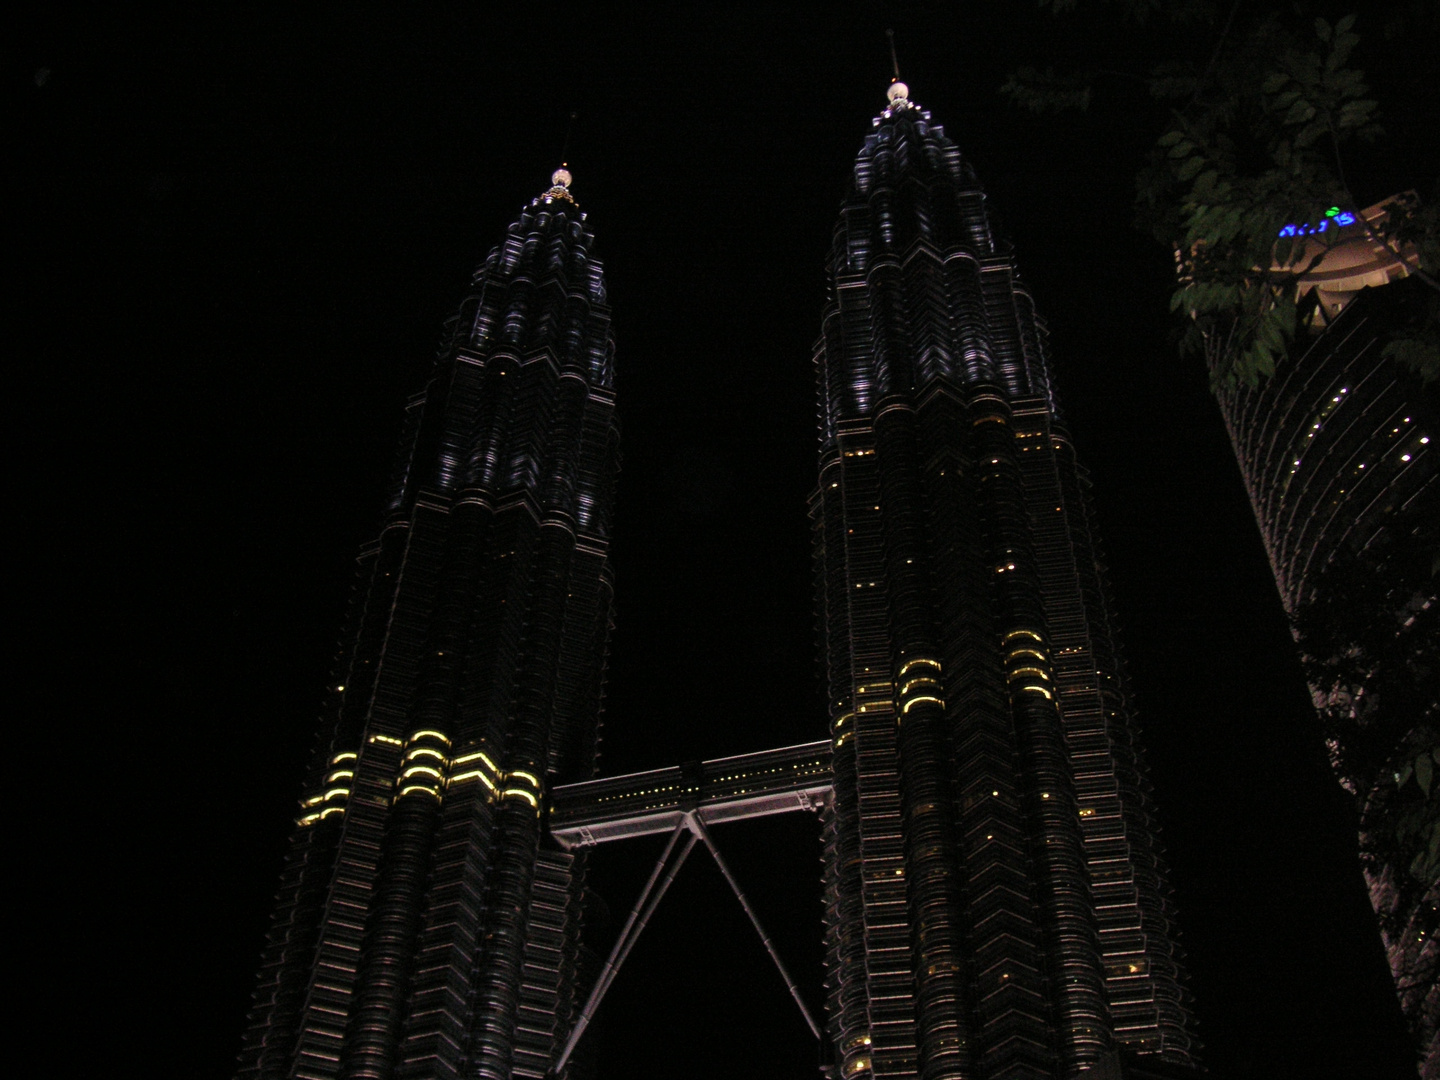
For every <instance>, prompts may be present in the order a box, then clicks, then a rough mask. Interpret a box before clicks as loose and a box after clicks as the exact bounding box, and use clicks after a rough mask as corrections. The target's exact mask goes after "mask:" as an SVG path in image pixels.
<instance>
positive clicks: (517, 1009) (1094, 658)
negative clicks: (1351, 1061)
mask: <svg viewBox="0 0 1440 1080" xmlns="http://www.w3.org/2000/svg"><path fill="white" fill-rule="evenodd" d="M570 183H571V177H570V174H569V173H568V172H567V171H565V170H564V169H561V170H559V171H557V172H556V173H555V176H554V177H553V179H552V186H551V187H550V188H549V190H548V191H546V192H545V193H543V194H542V195H540V196H539V197H537V198H536V199H535V200H534V201H532V202H531V203H530V205H529V206H528V207H526V208H525V209H524V210H523V211H522V213H521V215H520V217H519V219H518V220H517V221H516V222H515V223H514V224H513V225H511V226H510V229H509V231H508V233H507V234H506V236H505V238H504V240H503V241H502V243H501V244H500V245H499V246H498V247H497V248H495V250H494V251H492V252H491V253H490V255H489V256H488V257H487V259H486V260H485V262H484V263H483V264H482V266H481V267H480V268H479V270H477V271H476V274H475V276H474V280H473V284H472V287H471V290H470V292H469V295H468V296H466V298H465V299H464V300H463V301H462V303H461V305H460V309H459V313H458V315H457V316H456V318H455V319H454V320H453V321H452V323H451V324H450V327H449V331H448V334H447V340H446V342H445V343H444V345H443V347H442V349H441V352H440V354H439V357H438V359H437V361H436V364H435V367H434V369H433V372H432V374H431V377H430V379H429V381H428V382H427V383H426V385H425V386H424V387H423V388H422V390H421V391H420V392H419V393H418V394H416V395H415V396H414V397H413V398H412V399H411V401H410V403H409V405H408V407H407V410H406V414H405V415H406V425H405V429H404V431H405V433H404V436H403V439H402V444H401V447H400V452H399V454H398V455H397V458H396V464H395V469H394V473H393V476H392V479H391V482H390V486H389V490H388V492H387V501H386V504H385V512H384V515H383V518H382V520H381V522H380V524H379V527H378V529H377V531H376V534H375V536H374V538H373V540H372V541H371V542H370V543H369V544H368V545H367V546H366V547H365V548H364V549H363V551H362V553H361V558H360V562H359V567H360V569H359V580H358V583H357V587H356V590H355V594H354V601H353V605H352V610H351V614H350V617H349V621H348V623H347V626H346V629H345V631H344V634H343V638H342V651H341V654H340V657H339V660H338V663H337V666H336V669H335V674H334V677H333V681H332V684H331V688H330V692H329V704H328V706H327V710H326V713H325V716H324V718H323V720H322V727H321V732H320V736H319V741H318V744H317V749H316V751H315V757H314V761H313V763H312V765H311V769H310V774H309V777H308V780H307V782H306V786H305V789H304V792H303V794H302V797H301V801H300V806H299V809H298V811H297V815H296V825H295V829H294V834H293V837H292V839H291V846H290V852H289V856H288V858H287V862H286V866H285V870H284V873H283V877H282V880H281V884H280V891H279V895H278V899H277V903H276V908H275V913H274V917H273V921H272V926H271V930H270V934H269V937H268V939H267V943H266V946H265V951H264V956H263V958H262V965H261V971H260V980H259V986H258V989H257V991H256V995H255V1000H254V1006H253V1009H252V1013H251V1021H250V1026H249V1029H248V1032H247V1035H246V1039H245V1043H244V1048H243V1051H242V1055H241V1065H240V1072H239V1075H240V1076H242V1077H247V1078H249V1077H256V1078H260V1077H263V1078H267V1080H268V1078H279V1077H297V1078H302V1077H303V1078H307V1080H311V1078H313V1080H337V1078H342V1077H343V1078H352V1077H355V1078H358V1077H366V1078H375V1080H389V1078H391V1077H396V1078H400V1077H403V1078H414V1080H420V1078H431V1077H435V1078H440V1077H459V1076H465V1077H486V1078H492V1080H501V1078H509V1077H544V1076H579V1075H585V1074H589V1073H591V1072H592V1071H593V1069H594V1067H595V1065H594V1063H593V1062H592V1061H591V1060H590V1058H589V1057H588V1056H587V1055H586V1054H585V1053H584V1052H583V1050H580V1051H577V1052H574V1053H572V1051H576V1045H577V1043H578V1044H579V1046H580V1047H583V1045H584V1040H583V1038H581V1037H580V1036H581V1035H582V1034H583V1030H584V1021H585V1020H588V1017H589V1015H590V1010H591V1009H592V1008H593V1007H594V1004H595V1002H596V1001H598V999H599V997H600V995H601V994H602V993H603V990H604V987H605V985H607V984H606V982H605V980H606V979H607V978H609V977H613V967H614V961H615V960H616V958H617V957H618V959H620V960H623V959H624V955H625V954H626V953H628V949H622V948H620V946H619V945H618V944H617V948H616V950H614V951H612V955H611V962H607V964H606V965H604V967H603V968H602V965H601V963H600V957H601V956H603V955H604V954H605V952H606V951H607V950H610V946H611V942H610V941H609V940H601V939H600V935H599V934H598V933H597V932H596V930H595V928H594V926H592V925H591V924H592V923H594V922H595V920H593V919H591V920H589V921H588V922H587V913H589V912H590V911H591V910H592V909H593V900H592V899H591V898H590V896H589V894H588V893H587V890H586V884H585V882H586V873H585V870H586V861H587V859H588V858H589V857H590V856H589V847H590V846H592V845H593V844H595V843H598V842H603V841H605V840H609V839H623V838H624V837H626V836H628V835H634V834H638V833H640V832H647V831H649V832H654V831H662V830H670V829H673V830H674V831H675V834H676V836H679V835H680V834H681V833H682V832H684V831H687V830H688V831H689V832H691V833H693V834H694V835H692V836H690V837H689V838H688V839H687V841H686V844H685V845H684V848H683V850H684V851H685V852H688V851H689V850H690V848H691V847H692V846H694V844H695V840H696V837H699V838H702V839H704V840H705V841H706V844H707V845H709V846H710V848H711V850H712V851H715V854H716V857H717V858H719V854H718V851H716V850H715V848H714V847H713V845H712V844H710V840H709V833H708V830H707V828H706V824H707V823H709V824H716V823H718V822H720V821H723V820H733V819H734V818H735V817H736V816H741V815H742V814H745V813H776V812H786V811H789V810H798V811H801V812H810V813H818V816H819V819H820V832H821V840H822V843H823V847H824V867H825V870H824V879H823V885H822V900H823V912H824V918H823V925H824V931H823V932H824V935H825V947H826V957H827V975H826V986H825V997H826V1000H825V1002H824V1006H825V1009H824V1011H825V1016H824V1019H823V1022H821V1023H819V1024H817V1027H819V1028H820V1029H821V1031H820V1033H821V1048H820V1052H819V1061H820V1062H821V1066H820V1068H821V1071H822V1075H826V1076H832V1077H837V1078H844V1080H850V1078H856V1077H860V1078H863V1077H867V1076H873V1077H908V1076H914V1077H926V1078H942V1077H943V1078H955V1080H960V1078H965V1080H1001V1078H1012V1077H1013V1078H1020V1077H1025V1078H1041V1077H1044V1078H1061V1077H1073V1076H1078V1075H1079V1074H1081V1073H1082V1072H1085V1071H1087V1070H1099V1071H1096V1072H1095V1076H1096V1077H1097V1080H1098V1078H1099V1077H1102V1076H1120V1075H1134V1076H1137V1077H1138V1076H1162V1075H1167V1076H1168V1075H1186V1073H1185V1068H1186V1066H1188V1065H1189V1064H1190V1063H1191V1062H1192V1055H1193V1050H1194V1038H1193V1026H1194V1025H1193V1020H1192V1018H1191V1015H1190V1009H1189V1005H1188V1001H1187V996H1186V992H1185V990H1184V984H1183V977H1182V974H1181V972H1180V970H1179V965H1178V961H1177V956H1176V948H1175V945H1174V940H1173V929H1172V910H1171V904H1170V899H1169V893H1168V889H1167V885H1166V882H1165V869H1164V865H1163V861H1162V857H1161V852H1160V850H1159V844H1158V841H1157V839H1156V836H1155V830H1154V827H1153V825H1152V822H1151V813H1152V810H1151V805H1150V792H1149V787H1148V784H1147V781H1146V776H1145V770H1144V766H1143V762H1142V760H1141V755H1140V753H1139V751H1138V748H1137V732H1136V723H1135V718H1134V709H1133V705H1132V702H1131V700H1130V696H1129V692H1128V690H1127V688H1126V684H1125V677H1124V671H1123V667H1122V664H1121V661H1120V658H1119V654H1118V646H1117V643H1116V641H1115V636H1114V630H1113V627H1112V623H1111V617H1110V612H1109V610H1108V598H1107V586H1106V582H1105V573H1104V569H1103V566H1102V564H1101V560H1100V557H1099V554H1098V544H1097V540H1096V537H1095V533H1094V528H1093V523H1092V520H1091V512H1090V508H1089V502H1088V495H1087V480H1086V476H1085V473H1084V470H1083V469H1082V468H1081V467H1080V466H1079V465H1078V464H1077V462H1076V459H1075V455H1074V452H1073V449H1072V447H1071V444H1070V441H1069V438H1068V436H1067V434H1066V431H1065V428H1064V425H1063V421H1062V419H1061V415H1060V412H1059V408H1058V405H1057V403H1056V397H1055V391H1054V388H1053V387H1052V385H1051V378H1050V372H1049V366H1048V362H1047V359H1046V352H1045V350H1046V345H1045V332H1044V327H1043V324H1042V323H1041V321H1040V320H1039V319H1038V317H1037V316H1036V314H1035V311H1034V307H1033V304H1032V302H1031V299H1030V297H1029V294H1028V293H1027V291H1026V289H1025V287H1024V285H1023V283H1022V282H1021V279H1020V278H1019V275H1018V273H1017V270H1016V265H1015V260H1014V257H1013V254H1012V253H1011V251H1010V249H1009V248H1008V247H1007V246H1006V244H1005V243H1004V242H1003V240H1001V239H1000V238H998V237H997V236H996V235H994V233H993V230H992V227H991V224H990V222H989V219H988V217H987V214H986V210H985V203H984V194H983V193H982V191H981V189H980V186H979V184H978V182H977V180H976V178H975V174H974V172H973V170H972V169H971V167H970V165H969V163H968V162H967V161H966V160H965V159H964V158H963V157H962V156H961V154H960V151H959V150H958V149H957V148H956V146H955V144H954V143H953V142H951V141H950V140H949V139H948V138H947V137H946V136H945V134H944V131H943V130H942V129H941V127H940V126H939V125H937V124H935V123H934V122H933V121H932V120H931V118H930V116H929V114H928V113H927V112H926V111H925V110H923V109H921V108H920V107H918V106H917V105H915V104H914V103H913V102H911V101H910V100H909V92H908V90H907V89H906V87H905V86H904V85H903V84H901V83H898V82H897V83H894V84H893V85H892V86H891V88H890V91H889V95H888V101H887V105H886V107H885V109H884V110H883V111H882V112H881V113H880V115H879V116H878V117H877V118H876V120H875V124H874V128H873V130H872V132H871V133H870V135H869V136H867V137H866V139H865V142H864V145H863V147H862V149H861V151H860V154H859V156H858V158H857V159H856V162H855V166H854V181H853V184H852V186H851V190H850V194H849V196H848V197H847V198H846V200H845V202H844V204H843V206H842V207H841V212H840V220H839V223H838V224H837V226H836V228H835V232H834V240H833V244H832V248H831V253H830V259H829V283H830V287H829V301H828V303H827V305H826V307H825V311H824V314H823V317H822V324H821V325H822V329H821V337H820V340H819V342H818V344H817V346H816V351H815V357H814V359H815V366H816V374H817V379H818V391H819V426H820V431H819V436H820V448H819V454H820V456H819V482H818V486H817V489H816V492H815V495H814V496H813V498H812V501H811V506H810V516H811V520H812V523H813V527H814V544H815V581H816V587H817V603H818V605H819V610H820V614H821V621H822V627H823V630H822V643H821V647H822V650H823V661H824V669H825V671H826V673H827V674H826V686H825V692H826V693H827V694H828V708H827V716H828V719H829V725H830V731H829V734H828V739H826V740H825V741H824V742H817V743H815V744H809V745H807V746H805V747H799V748H786V749H785V750H784V751H776V752H774V753H775V754H777V755H779V756H776V757H774V761H775V762H780V763H782V764H775V765H769V764H765V762H769V760H770V759H769V758H765V756H764V755H763V754H762V755H752V756H751V757H752V758H754V759H755V760H753V761H749V760H748V759H729V760H728V762H727V763H726V765H725V767H724V768H717V769H710V768H709V767H708V766H709V765H710V763H706V767H704V768H699V769H698V770H697V769H696V768H693V767H692V768H688V769H676V770H673V771H674V773H675V777H674V778H673V782H671V781H668V780H666V778H665V777H658V778H655V777H652V776H651V774H642V776H641V777H639V778H620V781H616V782H615V784H612V786H611V787H610V788H606V787H605V782H601V781H596V780H595V777H596V774H597V770H598V735H599V723H600V711H601V699H602V689H603V682H604V674H605V665H606V654H607V648H608V642H609V636H610V630H611V608H612V594H613V588H612V578H611V570H610V563H609V559H608V545H609V537H610V523H611V517H612V512H613V509H614V501H615V496H614V492H615V477H616V471H617V467H618V460H619V459H618V434H617V433H618V428H617V423H616V418H615V417H616V402H615V395H614V378H613V376H614V344H613V339H612V336H611V332H610V312H609V308H608V306H607V297H606V288H605V280H604V274H603V271H602V268H601V264H600V262H599V261H598V260H597V258H596V257H595V254H594V246H595V245H594V238H593V237H592V235H591V233H590V231H589V227H588V225H587V223H586V219H585V215H584V214H582V213H581V212H580V210H579V208H578V207H577V205H576V203H575V200H574V198H573V197H572V195H571V192H570ZM817 255H818V252H817ZM797 362H799V359H798V358H797ZM623 408H624V406H623V403H621V405H620V409H621V410H622V412H623ZM799 511H800V508H799V507H797V508H796V512H797V513H798V512H799ZM823 735H825V733H824V732H821V731H819V730H817V731H816V735H815V737H816V738H817V739H819V738H821V737H822V736H823ZM755 749H756V750H757V751H763V750H765V748H762V747H756V748H755ZM761 759H764V761H762V760H761ZM737 763H738V764H737ZM762 764H765V767H763V768H762V767H761V765H762ZM661 772H664V770H662V771H661ZM656 775H657V776H658V774H656ZM751 776H753V777H755V778H756V779H755V780H754V781H753V783H752V781H751V780H749V779H744V778H745V777H751ZM764 777H768V779H764ZM737 778H740V779H737ZM621 781H624V783H622V782H621ZM631 781H634V782H631ZM616 784H618V786H615V785H616ZM766 784H768V785H769V787H768V788H767V787H764V785H766ZM727 785H728V786H727ZM762 788H763V789H764V795H763V798H760V797H759V796H757V794H756V793H757V792H760V791H761V790H762ZM602 792H608V794H603V795H602V794H601V793H602ZM747 800H749V801H747ZM602 802H603V803H604V805H602ZM762 803H763V806H762ZM724 807H728V808H729V809H724ZM747 807H748V808H749V809H744V808H747ZM587 815H588V816H587ZM607 829H608V831H607ZM675 848H676V844H675V838H674V837H672V843H671V845H670V848H667V856H666V857H668V853H669V851H670V850H671V849H675ZM680 857H681V858H683V857H684V856H683V854H682V855H681V856H680ZM795 857H796V858H800V859H808V858H810V857H811V853H810V852H808V851H797V852H796V853H795ZM662 862H663V858H662ZM722 865H723V864H722ZM675 866H677V867H678V863H677V864H675ZM659 870H660V867H657V874H656V875H655V879H656V880H659V879H661V875H660V873H659ZM727 874H728V870H727ZM671 876H672V877H673V868H672V873H671ZM652 884H653V882H652ZM737 889H738V885H737ZM661 893H663V888H662V889H661ZM658 895H659V894H657V896H656V902H658ZM621 899H623V898H611V902H612V903H615V902H618V901H619V900H621ZM651 909H653V904H652V905H651ZM636 910H637V912H639V911H640V905H637V909H636ZM632 921H635V920H632ZM638 922H639V926H640V927H641V928H643V925H644V923H643V919H641V920H638ZM629 929H630V927H629V925H627V931H626V932H627V933H628V932H629ZM635 932H636V933H638V930H636V931H635ZM817 932H819V928H818V926H817ZM610 933H613V931H610ZM798 996H800V995H799V992H798V991H797V998H798ZM813 1004H814V1005H815V1006H818V1005H820V1002H818V1001H817V1002H814V1003H813ZM802 1007H803V1002H802ZM582 1016H583V1018H584V1019H582ZM674 1065H675V1068H676V1071H677V1072H681V1073H683V1071H684V1063H683V1062H676V1063H674ZM603 1068H604V1064H603V1063H601V1069H602V1071H603ZM1152 1069H1158V1070H1161V1071H1148V1070H1152ZM1166 1069H1169V1070H1175V1071H1170V1072H1167V1071H1165V1070H1166Z"/></svg>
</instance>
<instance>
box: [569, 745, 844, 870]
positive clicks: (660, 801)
mask: <svg viewBox="0 0 1440 1080" xmlns="http://www.w3.org/2000/svg"><path fill="white" fill-rule="evenodd" d="M830 756H831V747H830V743H829V742H828V741H823V742H813V743H801V744H800V745H798V746H785V747H781V748H779V749H776V750H762V751H760V752H759V753H755V754H741V755H740V756H738V757H727V758H716V759H715V760H713V761H698V762H693V763H691V764H688V765H679V766H672V767H670V768H667V769H651V770H649V771H647V772H638V773H629V774H628V775H625V776H612V777H607V778H605V779H603V780H587V781H585V782H584V783H579V784H562V785H561V786H559V787H556V788H554V789H552V790H551V792H550V821H549V825H550V834H551V835H552V836H553V837H554V838H555V839H556V840H557V841H558V842H559V843H560V845H561V846H562V847H565V848H577V847H588V846H590V845H593V844H604V843H608V842H609V841H612V840H628V839H630V838H631V837H636V836H646V835H649V834H650V833H668V832H674V831H675V829H676V828H677V827H678V826H679V825H681V824H682V823H683V822H684V821H685V819H686V817H687V816H688V815H690V814H695V815H696V816H697V817H698V818H699V820H700V821H701V822H702V823H704V824H706V825H722V824H725V823H726V822H730V821H744V820H746V819H747V818H756V817H768V816H769V815H771V814H788V813H793V812H794V811H797V810H811V811H814V810H819V809H820V808H821V807H822V806H824V805H825V803H826V802H827V801H828V800H829V798H830V788H831V774H830Z"/></svg>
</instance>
